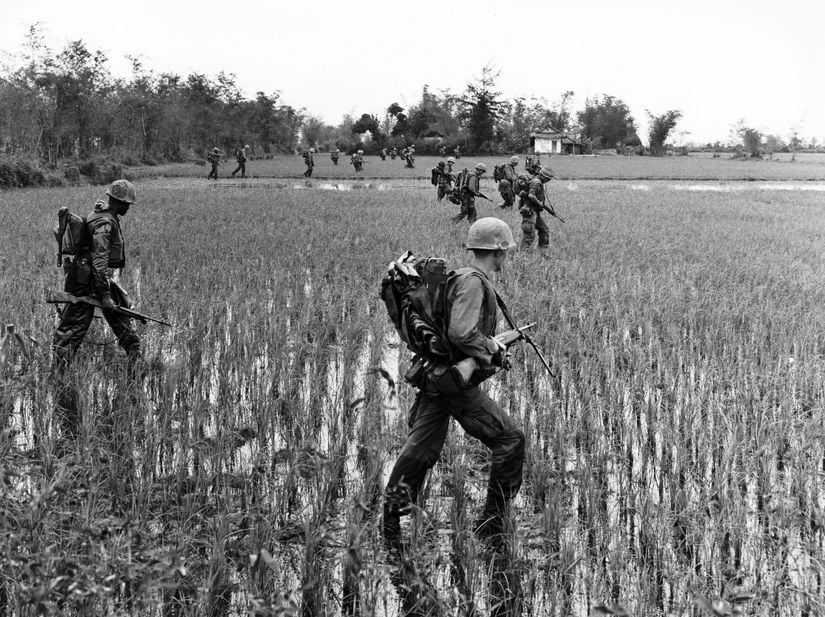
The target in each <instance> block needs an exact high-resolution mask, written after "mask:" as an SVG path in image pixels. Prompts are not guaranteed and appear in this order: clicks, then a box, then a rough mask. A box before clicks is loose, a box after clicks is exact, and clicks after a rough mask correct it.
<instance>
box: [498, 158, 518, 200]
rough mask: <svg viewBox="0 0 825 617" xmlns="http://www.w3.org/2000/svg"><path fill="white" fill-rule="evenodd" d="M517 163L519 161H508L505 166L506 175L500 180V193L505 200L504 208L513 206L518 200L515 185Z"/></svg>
mask: <svg viewBox="0 0 825 617" xmlns="http://www.w3.org/2000/svg"><path fill="white" fill-rule="evenodd" d="M516 165H518V163H516V164H513V163H508V164H507V165H505V166H504V177H503V178H502V179H501V180H499V181H498V193H499V195H501V198H502V199H503V200H504V203H503V204H501V207H502V208H505V209H508V208H512V207H513V204H514V203H515V201H516V193H515V186H516V176H517V175H518V174H517V173H516Z"/></svg>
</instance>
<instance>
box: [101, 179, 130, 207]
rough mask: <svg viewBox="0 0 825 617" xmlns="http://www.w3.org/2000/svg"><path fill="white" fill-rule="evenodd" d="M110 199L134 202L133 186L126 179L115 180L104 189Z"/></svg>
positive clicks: (128, 202)
mask: <svg viewBox="0 0 825 617" xmlns="http://www.w3.org/2000/svg"><path fill="white" fill-rule="evenodd" d="M106 194H107V195H108V196H109V197H111V198H112V199H117V200H118V201H122V202H123V203H127V204H133V203H135V186H134V185H133V184H132V183H131V182H129V181H128V180H115V181H114V182H112V185H111V186H110V187H109V189H108V190H107V191H106Z"/></svg>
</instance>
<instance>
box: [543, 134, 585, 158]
mask: <svg viewBox="0 0 825 617" xmlns="http://www.w3.org/2000/svg"><path fill="white" fill-rule="evenodd" d="M530 150H531V151H532V152H533V153H535V154H582V153H583V152H584V148H583V146H582V144H581V142H579V141H578V140H576V139H573V138H572V137H570V136H569V135H568V134H567V133H562V132H561V131H535V132H533V133H530Z"/></svg>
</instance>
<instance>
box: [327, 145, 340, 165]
mask: <svg viewBox="0 0 825 617" xmlns="http://www.w3.org/2000/svg"><path fill="white" fill-rule="evenodd" d="M340 156H341V151H340V150H339V149H338V148H335V150H333V151H332V152H330V153H329V158H331V159H332V164H333V165H336V166H337V165H338V157H340Z"/></svg>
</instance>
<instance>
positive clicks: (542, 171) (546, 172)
mask: <svg viewBox="0 0 825 617" xmlns="http://www.w3.org/2000/svg"><path fill="white" fill-rule="evenodd" d="M536 175H537V176H538V177H539V179H540V180H541V181H543V182H548V181H550V180H552V179H553V171H552V170H551V169H550V168H549V167H540V168H539V169H538V170H537V171H536Z"/></svg>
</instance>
